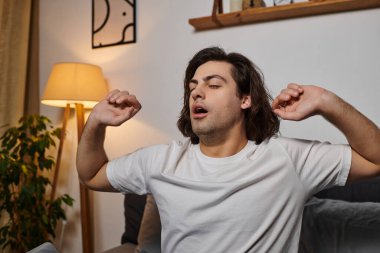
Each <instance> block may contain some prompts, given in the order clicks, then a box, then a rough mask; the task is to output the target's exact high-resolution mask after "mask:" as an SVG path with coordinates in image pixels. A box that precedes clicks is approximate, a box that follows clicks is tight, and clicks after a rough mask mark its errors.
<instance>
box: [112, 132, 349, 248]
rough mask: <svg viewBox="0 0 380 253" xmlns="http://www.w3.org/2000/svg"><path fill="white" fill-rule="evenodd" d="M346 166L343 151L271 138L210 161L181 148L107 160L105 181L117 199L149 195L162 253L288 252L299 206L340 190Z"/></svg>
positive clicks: (187, 146) (295, 238)
mask: <svg viewBox="0 0 380 253" xmlns="http://www.w3.org/2000/svg"><path fill="white" fill-rule="evenodd" d="M350 164H351V149H350V147H349V146H347V145H332V144H328V143H320V142H315V141H314V142H312V141H305V140H296V139H288V138H284V137H274V138H271V139H268V140H266V141H264V142H262V143H261V144H260V145H256V144H255V143H254V142H252V141H249V142H248V143H247V145H246V146H245V147H244V149H242V150H241V151H240V152H239V153H237V154H235V155H233V156H230V157H225V158H211V157H207V156H205V155H204V154H202V152H201V151H200V149H199V145H193V144H191V143H190V141H186V142H183V143H182V142H172V143H170V144H168V145H156V146H151V147H148V148H143V149H140V150H138V151H136V152H134V153H131V154H129V155H126V156H123V157H121V158H118V159H115V160H112V161H110V163H109V164H108V166H107V176H108V179H109V181H110V183H111V185H112V186H113V187H114V188H115V189H117V190H119V191H121V192H124V193H127V192H134V193H137V194H146V193H152V194H153V196H154V198H155V200H156V203H157V206H158V209H159V212H160V218H161V225H162V234H161V236H162V239H161V240H162V243H161V247H162V252H165V253H173V252H175V253H177V252H178V253H183V252H185V253H186V252H188V253H194V252H197V253H201V252H205V253H210V252H227V253H229V252H234V253H239V252H291V253H293V252H297V251H298V242H299V235H300V228H301V221H302V212H303V207H304V204H305V202H306V201H307V199H308V198H309V197H310V196H311V195H313V194H314V193H316V192H318V191H320V190H322V189H324V188H326V187H329V186H332V185H344V184H345V182H346V179H347V176H348V173H349V168H350Z"/></svg>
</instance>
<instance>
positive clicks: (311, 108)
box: [77, 48, 380, 253]
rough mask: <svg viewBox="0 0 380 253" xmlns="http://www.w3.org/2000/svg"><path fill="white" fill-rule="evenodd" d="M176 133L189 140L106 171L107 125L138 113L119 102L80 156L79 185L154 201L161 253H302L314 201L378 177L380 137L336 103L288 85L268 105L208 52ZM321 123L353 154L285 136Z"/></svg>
mask: <svg viewBox="0 0 380 253" xmlns="http://www.w3.org/2000/svg"><path fill="white" fill-rule="evenodd" d="M184 89H185V95H184V106H183V109H182V112H181V116H180V119H179V120H178V127H179V129H180V131H181V132H182V133H183V134H184V136H186V137H189V140H188V141H185V142H178V141H173V142H172V143H170V144H168V145H156V146H152V147H147V148H143V149H140V150H138V151H136V152H134V153H131V154H128V155H125V156H123V157H121V158H119V159H115V160H113V161H109V160H108V158H107V156H106V153H105V150H104V147H103V142H104V137H105V130H106V127H107V126H118V125H120V124H122V123H124V122H125V121H127V120H128V119H130V118H132V117H133V116H134V115H135V114H136V113H137V112H138V111H139V110H140V108H141V105H140V103H139V102H138V100H137V99H136V97H135V96H134V95H131V94H129V93H128V92H126V91H118V90H115V91H112V92H110V93H109V95H108V96H107V97H106V98H105V99H104V100H102V101H100V102H99V103H98V105H97V106H96V107H95V108H94V110H93V111H92V113H91V115H90V116H89V119H88V121H87V124H86V127H85V130H84V132H83V135H82V139H81V141H80V144H79V148H78V157H77V168H78V173H79V176H80V179H81V181H82V182H83V183H84V184H85V185H87V186H88V187H89V188H91V189H94V190H101V191H120V192H124V193H128V192H134V193H137V194H147V193H151V194H153V196H154V198H155V200H156V203H157V206H158V209H159V212H160V219H161V224H162V234H161V235H162V244H161V245H162V252H168V253H171V252H191V253H193V252H297V250H298V241H299V235H300V226H301V221H302V211H303V207H304V203H305V202H306V201H307V199H308V198H309V197H310V196H312V195H313V194H314V193H316V192H318V191H320V190H322V189H324V188H326V187H328V186H332V185H344V184H345V183H346V180H347V178H348V180H350V181H352V180H356V179H359V178H363V177H371V176H375V175H379V173H380V165H379V164H380V156H379V154H380V130H379V128H378V127H377V126H376V125H375V124H374V123H372V122H371V121H370V120H369V119H367V118H366V117H364V116H363V115H362V114H360V113H359V112H358V111H356V110H355V109H354V108H353V107H352V106H350V105H349V104H347V103H346V102H344V101H343V100H342V99H341V98H339V97H338V96H336V95H335V94H333V93H331V92H330V91H327V90H325V89H323V88H320V87H316V86H306V85H299V84H289V85H288V87H287V88H285V89H284V90H282V92H281V93H280V94H279V95H278V96H277V97H276V98H275V99H274V101H273V103H272V106H271V105H270V95H269V94H268V92H267V90H266V88H265V86H264V84H263V80H262V76H261V74H260V72H259V71H258V70H257V68H256V67H255V66H254V65H253V63H252V62H250V61H249V60H248V59H247V58H246V57H244V56H242V55H240V54H237V53H230V54H226V53H225V52H224V51H223V50H222V49H220V48H206V49H204V50H201V51H200V52H198V53H197V54H196V55H195V56H194V57H193V59H192V60H191V61H190V62H189V65H188V67H187V70H186V76H185V80H184ZM315 114H319V115H322V116H323V117H325V118H326V119H327V120H328V121H330V122H331V123H332V124H333V125H335V126H336V127H337V128H339V129H340V130H341V131H342V132H343V133H344V134H345V136H346V137H347V140H348V142H349V145H331V144H328V143H320V142H315V141H313V142H312V141H306V140H296V139H288V138H284V137H278V136H276V133H277V132H278V129H279V120H278V118H277V116H276V115H278V116H279V117H281V118H282V119H286V120H302V119H305V118H307V117H309V116H312V115H315Z"/></svg>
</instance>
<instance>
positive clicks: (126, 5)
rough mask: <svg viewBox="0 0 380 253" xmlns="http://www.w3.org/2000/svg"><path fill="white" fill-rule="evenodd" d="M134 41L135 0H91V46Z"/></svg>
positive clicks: (122, 43) (106, 45)
mask: <svg viewBox="0 0 380 253" xmlns="http://www.w3.org/2000/svg"><path fill="white" fill-rule="evenodd" d="M129 43H136V0H124V1H120V0H92V48H103V47H110V46H117V45H124V44H129Z"/></svg>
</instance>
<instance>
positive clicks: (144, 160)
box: [107, 149, 149, 195]
mask: <svg viewBox="0 0 380 253" xmlns="http://www.w3.org/2000/svg"><path fill="white" fill-rule="evenodd" d="M148 157H149V152H148V150H147V149H141V150H137V151H135V152H134V153H131V154H127V155H124V156H122V157H119V158H117V159H113V160H111V161H110V162H109V163H108V165H107V178H108V180H109V182H110V184H111V185H112V187H114V188H115V189H116V190H118V191H120V192H122V193H136V194H139V195H142V194H146V193H147V189H146V188H147V187H146V170H147V167H148V166H149V159H148Z"/></svg>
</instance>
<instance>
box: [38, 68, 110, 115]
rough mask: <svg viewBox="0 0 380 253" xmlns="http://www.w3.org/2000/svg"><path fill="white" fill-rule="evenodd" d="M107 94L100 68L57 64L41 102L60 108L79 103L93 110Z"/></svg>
mask: <svg viewBox="0 0 380 253" xmlns="http://www.w3.org/2000/svg"><path fill="white" fill-rule="evenodd" d="M106 93H107V86H106V81H105V79H104V77H103V74H102V69H101V68H100V67H98V66H96V65H92V64H84V63H76V62H67V63H57V64H55V65H54V66H53V69H52V71H51V73H50V76H49V79H48V82H47V85H46V88H45V92H44V95H43V97H42V101H41V102H42V103H43V104H46V105H52V106H58V107H65V106H66V105H67V104H70V105H71V106H74V104H78V103H79V104H82V105H83V106H84V107H85V108H92V107H94V106H95V104H96V103H97V102H98V101H99V100H101V99H103V98H104V96H105V95H106Z"/></svg>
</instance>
